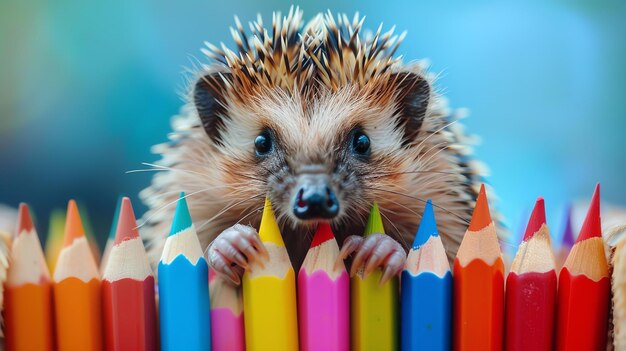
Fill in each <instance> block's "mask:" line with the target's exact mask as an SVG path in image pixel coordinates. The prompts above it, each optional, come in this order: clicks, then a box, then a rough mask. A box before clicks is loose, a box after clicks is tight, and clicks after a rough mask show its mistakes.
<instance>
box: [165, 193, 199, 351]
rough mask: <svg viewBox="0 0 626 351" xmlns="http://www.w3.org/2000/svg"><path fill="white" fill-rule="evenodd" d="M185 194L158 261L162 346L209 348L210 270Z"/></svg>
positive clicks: (185, 348) (173, 348) (171, 348)
mask: <svg viewBox="0 0 626 351" xmlns="http://www.w3.org/2000/svg"><path fill="white" fill-rule="evenodd" d="M208 269H209V268H208V265H207V262H206V259H205V258H204V256H203V253H202V248H201V247H200V242H199V241H198V235H197V233H196V229H195V227H194V226H193V222H192V221H191V215H190V214H189V208H188V207H187V201H186V200H185V196H184V194H182V193H181V194H180V199H179V200H178V204H177V206H176V213H175V214H174V221H173V223H172V228H171V230H170V235H169V236H168V237H167V240H166V241H165V247H164V248H163V254H162V256H161V261H160V262H159V274H158V277H159V313H160V316H159V319H160V321H161V350H164V351H167V350H190V351H194V350H210V349H211V337H210V333H209V331H210V330H211V321H210V318H211V317H210V313H211V310H210V304H209V282H208V280H209V271H208Z"/></svg>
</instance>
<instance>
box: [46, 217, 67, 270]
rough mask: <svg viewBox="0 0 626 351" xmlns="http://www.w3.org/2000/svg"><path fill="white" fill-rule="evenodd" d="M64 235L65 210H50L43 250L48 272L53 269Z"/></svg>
mask: <svg viewBox="0 0 626 351" xmlns="http://www.w3.org/2000/svg"><path fill="white" fill-rule="evenodd" d="M64 235H65V212H64V211H63V210H60V209H54V210H52V213H51V214H50V221H49V222H48V236H47V237H46V245H45V248H44V252H45V254H46V262H47V263H48V269H50V272H54V271H55V267H56V264H57V260H58V259H59V252H61V249H62V248H63V236H64Z"/></svg>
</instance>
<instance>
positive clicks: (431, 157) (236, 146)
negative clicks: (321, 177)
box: [141, 9, 480, 267]
mask: <svg viewBox="0 0 626 351" xmlns="http://www.w3.org/2000/svg"><path fill="white" fill-rule="evenodd" d="M301 18H302V13H301V12H300V11H299V10H298V9H296V10H293V9H292V10H291V11H290V12H289V14H288V16H286V17H285V18H281V16H280V14H277V15H274V18H273V24H272V28H271V29H269V30H265V29H264V28H263V24H262V22H261V20H260V19H259V20H257V22H255V23H252V24H251V25H250V27H251V29H252V34H250V35H248V34H246V33H245V32H244V30H243V27H242V26H241V24H240V22H239V21H238V20H237V21H236V26H237V29H231V32H232V33H233V36H234V39H235V42H236V44H237V46H238V50H237V51H236V52H233V51H230V50H229V49H227V48H226V47H225V46H224V45H222V48H221V49H219V48H217V47H214V46H212V45H210V44H207V45H208V47H209V50H205V51H204V52H205V54H206V55H207V56H209V57H211V58H213V60H214V62H212V63H211V64H208V65H205V66H204V67H203V68H202V69H201V70H200V72H198V75H197V79H199V81H200V82H204V83H205V86H206V87H210V88H209V89H211V90H212V91H217V92H219V95H218V96H216V97H215V99H216V100H217V101H218V102H219V113H220V118H219V119H218V120H217V123H216V124H215V126H214V128H212V129H210V130H208V131H205V129H204V128H203V125H202V123H201V121H200V118H199V116H198V111H197V109H196V107H195V106H194V104H193V101H191V100H193V96H191V95H192V94H193V89H191V91H190V102H189V103H187V104H186V105H185V106H184V107H183V108H182V110H181V113H180V115H179V116H176V117H175V118H174V119H173V122H172V126H173V133H172V134H171V135H170V140H171V141H170V142H169V143H167V144H162V145H157V146H155V149H154V152H156V153H158V154H160V155H162V159H161V160H160V161H159V162H158V164H157V165H154V167H155V169H156V170H162V171H163V172H158V173H157V174H156V175H155V176H154V179H153V182H152V185H151V186H150V187H149V188H147V189H145V190H144V191H143V192H142V194H141V196H142V198H143V200H144V201H145V202H146V204H147V205H148V206H149V208H150V210H149V211H148V212H147V214H146V216H145V219H144V221H145V222H146V225H145V226H144V227H143V228H142V235H143V236H144V238H145V239H146V241H147V244H148V248H149V253H150V254H151V255H152V258H153V261H154V262H157V261H158V258H159V255H160V252H161V249H162V247H163V244H164V240H165V237H166V235H167V233H168V227H169V225H170V223H171V220H172V216H173V211H174V204H175V201H176V198H177V194H178V193H179V192H180V191H184V192H185V193H186V194H187V196H188V197H187V201H188V203H189V208H190V210H191V215H192V218H193V219H194V223H195V226H196V229H197V230H198V235H199V238H200V240H201V243H202V245H203V247H207V245H208V244H209V243H210V242H211V241H212V240H213V239H214V238H215V237H216V236H217V235H218V234H219V233H220V232H222V231H223V230H224V229H226V228H228V227H230V226H232V225H234V224H235V223H240V222H241V223H243V224H249V225H251V226H253V227H257V226H258V223H259V220H260V213H261V212H260V210H261V208H262V206H263V200H264V197H265V196H266V195H269V196H270V199H271V200H272V202H273V204H274V208H275V211H276V213H277V216H278V218H279V223H280V224H281V229H282V231H283V237H284V238H285V242H286V245H287V248H288V251H289V253H290V256H291V258H292V260H293V262H294V265H296V267H298V266H299V265H300V263H301V261H302V259H303V258H304V255H305V253H306V249H307V248H308V246H309V243H310V240H311V223H306V222H301V221H298V220H297V219H296V218H295V217H294V216H293V214H292V213H291V207H290V192H289V191H290V189H291V188H290V186H291V185H292V184H291V183H290V182H291V181H292V180H293V174H294V173H297V172H298V168H299V167H301V166H305V165H310V164H315V165H321V166H322V167H323V168H324V169H325V170H326V171H327V172H328V173H329V174H330V175H331V178H332V177H340V176H341V177H344V178H346V177H347V178H349V179H334V180H333V181H335V182H338V183H340V184H342V186H344V187H345V188H344V189H342V190H341V191H340V192H339V194H338V197H339V201H340V203H341V204H342V206H341V211H340V213H339V215H338V217H337V218H336V219H335V220H333V227H334V229H335V232H336V234H337V236H338V239H339V241H340V243H341V242H342V241H343V239H344V238H345V237H346V236H348V235H351V234H360V233H362V232H363V226H364V221H365V218H366V216H367V213H368V210H369V207H370V205H371V203H372V202H373V201H377V202H378V203H379V205H380V208H381V213H382V215H383V217H384V224H385V227H386V230H387V232H388V234H390V235H392V236H393V237H395V238H397V240H398V241H400V242H401V243H402V244H403V245H404V246H405V247H408V245H409V244H410V243H411V242H412V240H413V236H414V233H415V231H416V229H417V226H418V224H419V221H420V214H421V212H422V211H423V208H424V203H425V201H426V199H432V200H433V203H434V204H435V206H436V209H435V213H436V216H437V221H438V227H439V233H440V234H441V236H442V238H443V242H444V245H445V246H446V249H447V251H448V254H449V256H450V257H454V255H455V254H456V251H457V249H458V246H459V243H460V240H461V237H462V235H463V233H464V232H465V230H466V227H467V223H468V220H469V218H470V215H471V210H472V208H473V203H474V199H475V197H476V192H477V190H478V186H479V182H480V176H479V172H478V163H476V162H475V161H472V160H471V159H470V152H471V150H470V149H469V147H468V146H467V141H468V139H467V138H466V137H465V136H464V134H463V131H462V128H461V126H460V125H459V124H455V122H456V119H457V117H458V116H455V114H454V113H452V112H451V111H450V110H449V109H448V108H447V104H446V101H445V99H444V98H443V97H441V96H440V95H439V94H438V93H437V92H436V91H435V89H434V88H432V83H433V80H434V79H433V76H432V75H431V74H429V73H427V72H426V71H425V67H423V65H420V64H418V63H415V64H410V65H405V64H403V63H402V61H401V60H400V59H399V58H397V57H395V56H394V53H395V50H396V48H397V45H399V43H400V41H401V39H402V36H400V37H398V36H396V35H394V34H393V30H392V31H390V32H388V33H384V34H382V33H381V30H380V28H379V29H378V31H377V32H376V33H375V34H373V35H367V34H363V31H362V29H361V25H362V20H361V19H360V18H359V17H358V15H357V16H355V18H354V20H353V21H352V22H350V21H349V20H348V19H347V17H346V16H345V15H342V16H338V17H337V19H336V20H335V18H334V17H333V15H332V14H330V13H328V14H320V15H317V16H316V17H315V18H314V19H313V20H311V21H310V22H309V23H307V24H306V25H303V23H302V20H301ZM409 75H412V76H413V77H421V79H425V80H426V81H427V82H428V83H429V84H428V86H429V87H430V89H429V90H427V94H428V96H427V97H428V105H427V109H426V111H425V115H424V118H423V121H421V125H420V126H419V129H418V130H415V131H414V133H412V134H411V133H408V132H409V131H410V128H409V127H408V124H403V123H404V122H403V120H402V119H401V117H400V115H401V113H402V107H403V106H402V101H403V98H404V95H403V94H405V91H406V90H407V87H406V85H407V84H413V83H412V82H411V81H409V80H407V79H406V77H407V76H409ZM409 88H410V87H409ZM355 126H359V127H361V128H362V129H363V130H364V131H365V132H366V133H367V135H368V136H369V137H370V139H371V145H372V146H371V148H372V149H371V158H370V160H369V161H368V164H367V165H366V166H362V165H361V166H360V167H356V168H355V170H352V171H350V172H347V173H345V174H342V175H339V174H338V173H333V172H334V169H335V168H336V167H340V166H341V162H340V161H337V160H336V158H335V155H336V154H337V153H338V152H339V150H340V149H341V147H342V145H343V144H344V143H345V140H346V135H348V134H349V132H350V130H351V129H353V128H354V127H355ZM264 128H270V129H272V130H273V131H274V132H275V133H276V135H277V139H278V140H279V142H280V146H281V150H282V153H283V158H282V159H281V161H280V164H277V165H271V167H269V166H268V165H267V164H263V163H261V162H258V160H256V159H255V154H254V146H253V141H254V139H255V137H256V136H257V135H258V134H259V132H260V131H262V130H263V129H264ZM350 177H352V178H350Z"/></svg>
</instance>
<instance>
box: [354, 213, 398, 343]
mask: <svg viewBox="0 0 626 351" xmlns="http://www.w3.org/2000/svg"><path fill="white" fill-rule="evenodd" d="M374 233H380V234H384V233H385V229H384V228H383V221H382V219H381V217H380V211H379V209H378V205H377V204H376V203H374V205H373V206H372V211H371V212H370V216H369V219H368V221H367V226H366V227H365V234H364V235H365V236H368V235H372V234H374ZM382 274H383V273H382V270H381V269H380V268H377V269H376V270H374V271H373V272H372V273H371V274H370V275H368V276H365V272H364V271H363V269H361V270H360V271H359V272H357V274H356V275H355V276H354V277H352V280H351V283H350V288H351V298H350V303H351V315H352V318H351V321H352V328H351V329H352V336H351V339H352V350H396V349H397V348H398V336H397V335H398V322H397V321H398V278H392V279H391V280H389V281H388V282H386V283H385V284H382V285H381V284H380V278H381V277H382Z"/></svg>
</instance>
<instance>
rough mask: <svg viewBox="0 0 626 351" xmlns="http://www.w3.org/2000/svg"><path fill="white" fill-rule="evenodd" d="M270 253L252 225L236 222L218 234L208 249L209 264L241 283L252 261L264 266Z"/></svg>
mask: <svg viewBox="0 0 626 351" xmlns="http://www.w3.org/2000/svg"><path fill="white" fill-rule="evenodd" d="M268 257H269V254H268V252H267V249H265V246H264V245H263V243H261V240H260V239H259V236H258V234H257V232H256V230H255V229H254V228H252V227H248V226H244V225H241V224H236V225H234V226H232V227H230V228H228V229H226V230H224V231H223V232H222V233H221V234H220V235H218V237H217V238H215V240H213V242H212V243H211V245H210V246H209V249H208V258H209V265H210V266H211V268H213V269H214V270H215V271H216V272H219V273H222V274H224V275H226V276H227V277H228V278H229V279H230V280H232V281H233V283H235V284H237V285H239V284H240V283H241V276H242V275H243V270H245V269H248V268H249V266H250V263H251V262H255V263H257V264H259V265H260V266H261V267H263V266H264V261H266V260H267V258H268Z"/></svg>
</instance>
